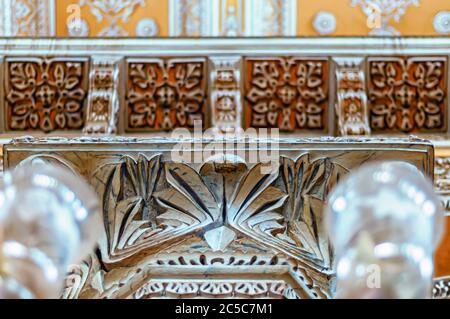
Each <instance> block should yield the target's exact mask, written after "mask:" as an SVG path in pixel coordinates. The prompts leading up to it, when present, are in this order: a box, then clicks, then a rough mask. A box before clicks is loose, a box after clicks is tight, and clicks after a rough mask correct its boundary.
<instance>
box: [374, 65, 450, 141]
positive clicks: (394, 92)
mask: <svg viewBox="0 0 450 319" xmlns="http://www.w3.org/2000/svg"><path fill="white" fill-rule="evenodd" d="M368 68H369V72H368V79H369V80H368V82H369V83H368V98H369V109H370V125H371V128H372V129H373V130H374V131H391V132H392V131H394V132H395V131H400V132H405V133H411V132H444V131H445V130H446V129H447V108H446V88H447V79H446V72H447V71H446V70H447V60H446V58H439V57H436V58H431V57H430V58H417V57H415V58H370V59H369V60H368Z"/></svg>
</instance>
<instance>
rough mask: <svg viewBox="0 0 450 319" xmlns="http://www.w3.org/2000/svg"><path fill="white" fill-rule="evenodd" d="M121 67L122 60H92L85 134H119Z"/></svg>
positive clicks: (104, 58)
mask: <svg viewBox="0 0 450 319" xmlns="http://www.w3.org/2000/svg"><path fill="white" fill-rule="evenodd" d="M119 65H120V58H112V57H109V58H108V57H94V58H93V59H92V63H91V71H90V74H89V80H90V87H89V96H88V109H87V117H86V125H85V127H84V129H83V132H84V133H88V134H114V133H116V132H117V122H118V121H117V120H118V118H117V116H118V111H119Z"/></svg>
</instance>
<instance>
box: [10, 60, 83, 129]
mask: <svg viewBox="0 0 450 319" xmlns="http://www.w3.org/2000/svg"><path fill="white" fill-rule="evenodd" d="M87 69H88V62H87V59H83V58H80V59H75V58H70V59H65V58H48V59H47V58H8V59H7V60H6V75H5V76H6V79H5V83H6V112H7V123H8V128H9V129H10V130H21V131H23V130H41V131H44V132H51V131H54V130H80V129H81V128H82V127H83V124H84V113H85V97H86V92H87V82H88V80H87V78H88V76H87Z"/></svg>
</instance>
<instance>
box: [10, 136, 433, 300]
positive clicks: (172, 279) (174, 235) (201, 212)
mask: <svg viewBox="0 0 450 319" xmlns="http://www.w3.org/2000/svg"><path fill="white" fill-rule="evenodd" d="M190 142H191V143H190V144H191V147H189V146H188V147H187V148H186V149H185V151H186V152H188V153H190V155H191V156H194V158H195V157H196V156H201V155H205V156H206V155H208V158H211V157H210V156H209V155H210V154H203V152H206V151H207V150H209V149H214V150H215V152H216V154H215V155H218V156H216V157H214V158H215V159H214V160H206V161H202V162H195V161H194V162H192V161H187V162H183V163H181V162H179V161H174V159H173V158H172V155H173V154H172V151H171V150H173V149H174V147H176V146H177V145H178V143H179V141H178V140H177V139H171V138H152V139H140V138H123V137H95V138H94V137H83V138H76V139H67V138H60V139H56V138H46V139H33V138H29V137H24V138H20V139H16V140H14V141H13V142H12V143H11V144H8V145H6V146H5V163H6V168H9V167H13V166H16V165H20V163H23V162H24V161H29V160H30V158H32V159H37V158H42V157H44V158H45V159H47V158H48V157H49V156H52V157H54V156H57V157H58V159H59V161H60V162H61V163H65V164H66V165H69V166H70V167H72V168H73V169H74V170H75V171H76V172H77V173H79V174H81V175H83V176H84V177H85V178H86V179H87V180H88V181H89V182H90V184H91V185H92V186H93V188H94V189H95V190H96V191H97V193H98V194H99V196H100V198H101V200H102V203H103V205H102V207H103V220H104V227H103V230H104V231H103V232H102V236H101V240H100V241H99V249H98V251H97V252H96V253H95V254H92V255H91V259H89V260H87V261H86V262H85V263H82V264H81V265H79V266H74V267H72V269H71V271H70V274H69V276H68V278H67V281H66V285H65V289H64V291H63V297H65V298H77V297H78V298H128V297H132V298H154V297H157V298H159V297H164V298H180V297H185V298H187V297H191V298H202V297H223V298H225V297H226V298H241V297H249V298H250V297H251V298H330V297H332V296H333V295H334V289H335V288H334V287H335V282H334V280H335V269H334V262H333V259H334V254H333V250H332V249H330V243H329V241H328V236H327V233H326V231H325V229H324V228H323V223H322V220H323V218H324V214H323V213H324V207H325V206H326V199H327V196H328V193H329V190H330V189H332V188H333V187H334V185H335V184H336V183H337V182H338V181H339V180H340V179H341V178H343V177H344V176H345V175H346V174H347V173H348V172H350V171H352V170H353V169H355V168H357V167H360V166H361V165H362V164H363V163H364V162H366V161H378V160H381V159H383V160H394V159H395V160H400V161H406V162H409V163H411V164H413V165H415V166H416V167H418V168H419V169H420V170H421V171H423V172H424V173H425V174H426V175H427V176H430V175H431V173H432V166H433V165H432V159H433V155H432V151H433V148H432V145H431V144H430V143H429V142H426V141H423V140H419V139H413V138H411V139H393V138H390V139H368V138H328V137H323V138H311V139H300V138H291V139H288V138H283V139H279V140H277V142H278V143H279V144H278V145H279V151H280V152H279V154H277V156H276V158H274V160H275V162H274V165H276V166H275V168H276V169H275V170H272V171H270V172H264V170H262V167H263V163H262V162H257V163H254V162H252V160H251V156H250V155H251V152H252V150H253V145H254V143H256V142H258V141H257V140H256V139H255V140H245V142H244V140H243V139H236V140H233V141H232V142H233V145H234V143H236V145H240V146H239V150H242V152H240V153H241V154H239V155H233V154H234V151H235V150H231V149H230V148H228V147H227V145H224V144H223V143H221V142H220V141H218V140H217V139H213V138H211V139H202V140H194V139H193V140H191V141H190ZM194 143H195V145H194ZM241 144H242V145H241ZM186 146H187V145H186ZM263 148H264V147H262V146H260V148H259V149H260V150H262V149H263ZM265 148H266V150H267V146H265ZM55 149H57V151H55ZM239 150H237V151H239ZM55 152H57V154H54V153H55ZM188 155H189V154H188ZM219 155H221V156H219ZM225 155H226V156H225ZM220 158H227V161H226V162H225V163H224V162H223V161H221V160H219V159H220ZM53 160H54V159H53Z"/></svg>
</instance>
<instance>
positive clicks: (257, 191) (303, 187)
mask: <svg viewBox="0 0 450 319" xmlns="http://www.w3.org/2000/svg"><path fill="white" fill-rule="evenodd" d="M257 168H258V167H257V166H255V167H254V169H252V170H250V171H249V172H248V174H247V176H246V177H245V178H244V179H243V181H242V182H241V184H240V186H239V187H238V190H237V193H236V196H235V197H234V200H233V202H232V204H231V205H230V211H231V212H235V213H234V215H233V214H230V215H231V216H235V217H234V218H233V219H232V221H233V225H234V226H235V227H236V228H238V229H239V230H240V231H242V232H244V233H246V234H248V235H249V236H252V237H256V238H259V239H260V241H262V242H264V243H266V244H268V245H271V246H273V247H275V248H278V249H281V250H282V251H284V252H285V253H287V254H289V255H291V256H292V257H294V258H300V259H302V260H303V261H306V263H307V264H309V265H310V266H311V267H313V268H314V269H323V268H329V269H330V268H331V263H332V258H331V255H332V254H331V252H330V247H329V242H328V237H327V234H326V232H325V230H324V229H323V227H322V217H323V211H324V208H325V205H326V196H327V194H328V192H329V191H330V189H331V188H332V187H333V186H334V184H335V183H336V182H337V181H338V180H339V178H340V176H341V175H343V174H345V173H346V172H347V170H346V169H345V168H343V167H342V166H340V165H337V164H334V163H332V162H331V161H330V160H329V159H317V160H314V161H312V162H311V160H310V157H309V155H308V154H304V155H302V156H300V157H299V158H298V159H297V160H296V161H293V160H292V159H289V158H286V157H282V158H281V163H280V170H279V173H277V174H272V175H266V176H262V175H261V174H260V173H259V171H258V170H257Z"/></svg>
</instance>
